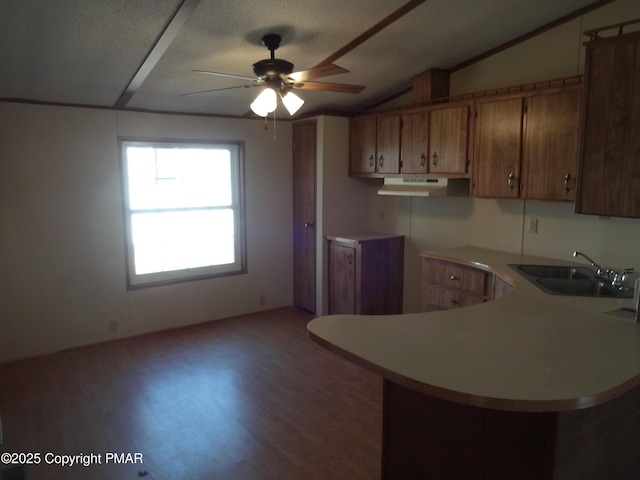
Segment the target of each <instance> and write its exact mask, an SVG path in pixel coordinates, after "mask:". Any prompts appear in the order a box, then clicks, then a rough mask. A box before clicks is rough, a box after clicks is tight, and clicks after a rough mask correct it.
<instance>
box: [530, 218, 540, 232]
mask: <svg viewBox="0 0 640 480" xmlns="http://www.w3.org/2000/svg"><path fill="white" fill-rule="evenodd" d="M527 233H538V219H537V218H528V219H527Z"/></svg>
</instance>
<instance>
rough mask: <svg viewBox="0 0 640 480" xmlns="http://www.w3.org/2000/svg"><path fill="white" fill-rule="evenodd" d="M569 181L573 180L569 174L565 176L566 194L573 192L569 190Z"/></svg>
mask: <svg viewBox="0 0 640 480" xmlns="http://www.w3.org/2000/svg"><path fill="white" fill-rule="evenodd" d="M569 180H571V175H570V174H568V173H567V174H566V175H565V176H564V191H565V192H568V191H569V190H571V188H569Z"/></svg>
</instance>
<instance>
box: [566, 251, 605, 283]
mask: <svg viewBox="0 0 640 480" xmlns="http://www.w3.org/2000/svg"><path fill="white" fill-rule="evenodd" d="M573 256H574V257H578V256H580V257H584V258H586V259H587V260H589V263H591V266H592V267H593V268H595V269H596V274H597V275H598V276H601V277H608V276H609V272H610V270H605V269H604V268H602V267H601V266H600V265H598V264H597V263H596V262H594V261H593V260H591V259H590V258H589V257H587V256H586V255H585V254H584V253H582V252H578V251H575V252H573Z"/></svg>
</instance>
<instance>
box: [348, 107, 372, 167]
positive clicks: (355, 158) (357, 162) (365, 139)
mask: <svg viewBox="0 0 640 480" xmlns="http://www.w3.org/2000/svg"><path fill="white" fill-rule="evenodd" d="M349 150H350V152H349V161H350V173H374V172H375V171H376V119H375V117H366V118H355V119H352V120H351V121H350V122H349Z"/></svg>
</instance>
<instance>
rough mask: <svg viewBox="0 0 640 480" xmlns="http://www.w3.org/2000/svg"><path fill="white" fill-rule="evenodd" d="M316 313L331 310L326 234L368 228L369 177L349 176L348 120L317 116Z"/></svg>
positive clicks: (353, 231)
mask: <svg viewBox="0 0 640 480" xmlns="http://www.w3.org/2000/svg"><path fill="white" fill-rule="evenodd" d="M317 126H318V130H317V138H318V142H317V156H316V171H317V172H318V175H317V179H318V180H317V182H318V183H317V191H316V193H317V194H316V200H317V202H316V206H317V225H316V226H317V229H316V233H317V239H316V244H317V249H316V251H317V258H316V273H317V275H316V314H318V315H323V314H326V313H327V312H328V283H327V279H328V268H327V267H328V264H327V256H328V254H327V250H328V249H327V242H326V240H325V238H326V236H327V235H331V234H334V235H335V234H340V233H357V232H366V231H368V230H369V204H368V189H369V186H370V185H371V182H370V180H369V179H358V178H351V177H349V176H348V175H349V119H348V118H345V117H333V116H320V117H317Z"/></svg>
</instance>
